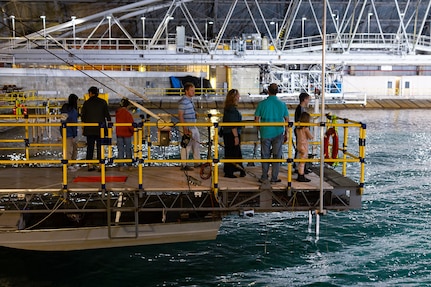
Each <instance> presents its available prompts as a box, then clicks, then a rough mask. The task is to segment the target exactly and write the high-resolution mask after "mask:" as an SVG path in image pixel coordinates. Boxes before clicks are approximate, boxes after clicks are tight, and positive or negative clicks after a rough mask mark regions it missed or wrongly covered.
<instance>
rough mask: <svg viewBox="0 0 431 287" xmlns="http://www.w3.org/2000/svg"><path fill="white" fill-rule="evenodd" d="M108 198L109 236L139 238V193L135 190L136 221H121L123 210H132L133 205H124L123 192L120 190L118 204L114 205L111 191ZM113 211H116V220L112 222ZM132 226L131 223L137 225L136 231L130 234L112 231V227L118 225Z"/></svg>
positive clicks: (111, 237) (113, 237)
mask: <svg viewBox="0 0 431 287" xmlns="http://www.w3.org/2000/svg"><path fill="white" fill-rule="evenodd" d="M107 194H108V199H107V208H106V212H107V214H106V215H107V223H108V236H109V239H125V238H138V236H139V214H138V208H139V207H138V193H137V192H134V193H133V195H134V207H133V212H134V214H135V220H134V221H129V222H121V221H120V217H121V212H124V211H130V210H131V209H132V207H122V205H123V193H122V192H120V194H119V196H118V201H117V206H116V207H113V206H112V205H111V193H110V192H108V193H107ZM112 212H115V221H114V222H112V218H111V217H112V214H111V213H112ZM126 225H127V226H130V225H134V226H135V232H131V235H130V236H128V235H127V236H119V235H118V236H116V235H113V233H112V227H118V226H126Z"/></svg>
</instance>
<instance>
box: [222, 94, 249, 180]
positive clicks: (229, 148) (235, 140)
mask: <svg viewBox="0 0 431 287" xmlns="http://www.w3.org/2000/svg"><path fill="white" fill-rule="evenodd" d="M239 99H240V95H239V92H238V90H237V89H231V90H230V91H229V92H228V93H227V95H226V99H225V102H224V110H223V122H241V121H242V115H241V113H240V112H239V111H238V108H237V107H238V103H239ZM223 139H224V155H225V158H226V159H242V152H241V127H240V126H238V127H223ZM223 171H224V176H225V177H229V178H236V176H235V175H234V174H233V173H234V172H236V171H239V172H240V177H244V176H245V170H244V167H243V165H242V163H225V164H224V167H223Z"/></svg>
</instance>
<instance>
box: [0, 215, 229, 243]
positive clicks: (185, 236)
mask: <svg viewBox="0 0 431 287" xmlns="http://www.w3.org/2000/svg"><path fill="white" fill-rule="evenodd" d="M0 218H1V217H0ZM220 225H221V221H220V220H216V221H208V222H190V223H157V224H140V225H138V226H137V230H136V226H135V225H121V226H112V227H111V228H108V227H107V226H101V227H81V228H56V229H37V230H7V229H3V230H1V229H0V238H1V240H0V242H1V243H0V245H1V246H4V247H9V248H16V249H25V250H37V251H71V250H86V249H99V248H112V247H124V246H137V245H149V244H164V243H174V242H188V241H198V240H199V241H200V240H214V239H215V238H216V236H217V233H218V230H219V228H220Z"/></svg>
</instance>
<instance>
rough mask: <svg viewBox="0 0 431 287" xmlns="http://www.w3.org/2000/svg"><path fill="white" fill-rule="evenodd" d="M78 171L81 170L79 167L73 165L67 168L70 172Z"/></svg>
mask: <svg viewBox="0 0 431 287" xmlns="http://www.w3.org/2000/svg"><path fill="white" fill-rule="evenodd" d="M78 169H79V168H78V167H74V166H73V165H70V166H68V167H67V170H69V171H70V172H75V171H77V170H78Z"/></svg>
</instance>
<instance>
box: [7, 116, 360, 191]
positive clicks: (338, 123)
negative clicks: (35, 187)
mask: <svg viewBox="0 0 431 287" xmlns="http://www.w3.org/2000/svg"><path fill="white" fill-rule="evenodd" d="M327 118H328V120H327V122H326V123H325V125H326V126H327V127H335V128H340V129H342V131H340V133H342V134H343V137H342V138H340V147H339V150H340V152H341V153H342V156H341V157H339V158H336V159H324V163H325V164H330V163H341V164H342V175H343V176H347V164H348V163H359V165H360V168H359V175H358V176H357V177H358V179H359V185H360V189H361V192H362V191H363V188H364V179H365V176H364V175H365V172H364V169H365V136H366V125H365V124H363V123H360V122H355V121H351V120H348V119H345V118H338V117H336V116H329V115H328V117H327ZM2 119H3V118H0V128H2V127H24V132H23V133H24V135H23V137H22V138H19V139H16V138H4V139H1V140H0V150H10V149H23V150H24V151H25V157H24V158H23V159H17V158H10V159H1V160H0V165H6V166H16V165H57V166H62V167H63V169H62V172H63V183H62V184H63V186H62V189H63V190H64V191H67V189H68V186H67V182H68V176H69V175H68V169H67V165H68V164H99V165H100V167H101V189H102V190H104V189H106V169H107V168H109V167H108V166H107V165H108V164H114V165H115V164H118V163H134V164H137V165H138V174H139V176H138V184H139V185H138V186H137V189H142V186H143V171H142V169H143V167H144V164H146V163H150V164H163V165H174V164H177V165H178V164H181V163H194V164H204V163H209V164H211V165H212V166H213V167H215V168H213V169H212V172H213V173H212V176H213V182H214V184H213V187H212V188H213V192H214V193H215V194H217V192H218V191H217V188H215V187H214V186H217V183H218V182H219V179H218V177H219V172H218V167H219V165H220V164H223V163H240V162H241V163H247V162H252V163H263V162H279V163H287V165H288V174H287V177H288V185H287V189H289V188H290V186H291V182H292V168H293V163H301V162H311V163H319V162H320V159H319V158H317V157H316V158H310V159H294V158H293V154H294V144H293V140H291V139H292V137H293V129H294V128H295V127H298V126H309V127H311V128H317V127H320V126H321V124H320V123H307V124H305V123H297V122H295V123H294V122H288V123H284V122H283V123H257V122H252V121H244V122H237V123H232V122H198V123H172V122H163V127H169V128H174V127H184V126H197V127H198V128H210V130H211V138H210V139H208V140H209V141H211V142H212V143H213V144H214V149H213V154H212V155H211V157H210V158H208V159H198V160H194V159H193V160H192V159H188V160H181V159H179V158H171V159H159V158H157V157H155V156H153V151H152V149H151V146H154V145H158V144H159V143H158V142H152V141H151V134H150V133H151V130H154V129H159V128H160V125H161V124H160V122H148V121H142V122H139V123H135V124H133V125H132V124H130V123H109V124H108V127H107V131H108V133H107V135H106V139H107V140H106V141H104V143H103V145H104V146H106V147H108V149H107V150H108V152H106V151H105V152H102V154H101V155H102V158H101V160H100V162H99V161H98V160H96V159H93V160H86V159H77V160H67V158H66V153H65V151H66V127H67V126H74V127H81V128H82V127H85V126H99V124H97V123H92V124H90V123H66V124H61V123H59V122H31V121H29V119H28V118H25V119H24V121H23V122H4V121H2ZM116 126H133V127H134V140H133V144H134V154H133V159H116V158H113V154H112V146H113V145H115V143H114V141H113V134H114V132H113V131H114V129H115V127H116ZM231 126H241V127H246V126H247V127H249V126H253V127H257V128H259V127H263V126H285V127H287V130H288V134H289V138H290V140H288V141H287V142H286V143H285V149H287V158H282V159H260V158H259V159H255V158H249V157H245V158H243V159H241V160H240V159H225V158H219V152H218V151H219V149H220V148H222V147H223V144H222V143H220V142H219V139H218V131H219V129H220V128H221V127H231ZM35 127H42V128H58V129H60V128H61V132H62V135H63V137H62V139H61V141H60V143H58V142H56V141H54V140H53V139H51V140H47V141H45V142H42V143H40V142H37V141H32V139H30V132H29V130H30V128H35ZM100 128H101V133H102V134H104V133H105V128H104V127H100ZM350 129H355V130H356V129H357V135H358V137H359V141H358V147H357V150H354V149H350V145H349V144H348V143H349V139H350V135H351V133H350ZM158 132H160V131H158ZM321 140H322V139H315V140H314V141H313V142H312V143H310V144H311V145H315V146H317V147H319V146H320V141H321ZM10 144H12V145H13V146H10ZM17 144H19V145H20V146H17ZM174 144H178V142H172V143H171V145H174ZM243 144H244V145H245V144H250V143H243ZM32 148H50V149H61V150H62V154H63V156H62V158H47V159H39V158H38V159H32V158H31V155H30V152H29V151H30V149H32ZM145 150H146V152H145ZM310 150H311V149H310ZM178 157H179V153H178ZM0 190H1V188H0Z"/></svg>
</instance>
